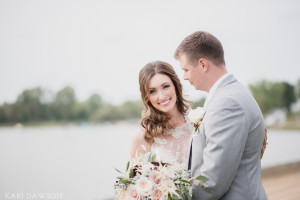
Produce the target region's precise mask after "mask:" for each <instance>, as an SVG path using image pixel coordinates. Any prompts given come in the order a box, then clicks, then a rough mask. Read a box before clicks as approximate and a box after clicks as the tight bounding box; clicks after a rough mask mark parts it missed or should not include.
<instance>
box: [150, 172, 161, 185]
mask: <svg viewBox="0 0 300 200" xmlns="http://www.w3.org/2000/svg"><path fill="white" fill-rule="evenodd" d="M150 178H151V180H152V182H153V183H154V184H156V185H160V184H161V183H162V177H161V175H160V174H159V173H158V172H153V173H152V174H151V175H150Z"/></svg>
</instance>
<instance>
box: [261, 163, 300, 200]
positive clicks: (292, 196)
mask: <svg viewBox="0 0 300 200" xmlns="http://www.w3.org/2000/svg"><path fill="white" fill-rule="evenodd" d="M262 181H263V185H264V188H265V191H266V193H267V196H268V199H269V200H300V162H297V163H291V164H286V165H281V166H276V167H271V168H266V169H263V170H262Z"/></svg>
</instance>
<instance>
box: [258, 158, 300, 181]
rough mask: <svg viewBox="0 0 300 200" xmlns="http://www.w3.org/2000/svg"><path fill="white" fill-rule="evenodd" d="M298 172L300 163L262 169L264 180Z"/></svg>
mask: <svg viewBox="0 0 300 200" xmlns="http://www.w3.org/2000/svg"><path fill="white" fill-rule="evenodd" d="M297 171H300V161H297V162H291V163H286V164H281V165H276V166H272V167H266V168H262V170H261V177H262V179H264V178H269V177H273V176H281V175H286V174H290V173H295V172H297Z"/></svg>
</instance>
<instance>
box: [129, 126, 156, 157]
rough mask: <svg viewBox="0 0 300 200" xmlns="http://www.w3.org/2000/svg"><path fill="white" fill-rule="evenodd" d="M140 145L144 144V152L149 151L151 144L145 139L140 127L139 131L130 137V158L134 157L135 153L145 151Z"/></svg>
mask: <svg viewBox="0 0 300 200" xmlns="http://www.w3.org/2000/svg"><path fill="white" fill-rule="evenodd" d="M142 145H143V146H145V148H146V152H148V151H150V149H151V144H150V143H148V142H147V141H146V140H145V138H144V130H143V129H140V130H139V131H137V132H136V133H134V134H133V136H132V138H131V145H130V156H131V158H134V157H135V156H136V155H139V154H140V153H145V150H144V149H143V148H142Z"/></svg>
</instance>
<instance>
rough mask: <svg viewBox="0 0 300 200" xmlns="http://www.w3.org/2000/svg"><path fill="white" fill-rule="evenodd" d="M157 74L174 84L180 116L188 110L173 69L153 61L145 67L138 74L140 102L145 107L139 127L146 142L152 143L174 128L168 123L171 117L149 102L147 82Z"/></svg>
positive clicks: (160, 62) (187, 102) (180, 85)
mask: <svg viewBox="0 0 300 200" xmlns="http://www.w3.org/2000/svg"><path fill="white" fill-rule="evenodd" d="M158 73H159V74H163V75H166V76H168V77H169V78H170V79H171V81H172V83H173V84H174V86H175V91H176V96H177V101H176V105H177V108H178V111H179V112H180V113H181V114H182V115H185V114H186V112H187V110H188V109H189V107H188V105H189V101H187V100H185V99H184V98H183V96H182V84H181V83H180V80H179V78H178V76H177V74H176V73H175V71H174V69H173V67H172V66H171V65H170V64H168V63H166V62H162V61H155V62H151V63H148V64H147V65H145V66H144V67H143V68H142V69H141V71H140V73H139V84H140V92H141V96H142V101H143V103H144V106H145V110H144V111H143V115H142V120H141V126H142V127H143V128H144V129H145V136H144V137H145V140H146V141H147V142H152V141H153V138H154V137H158V136H160V135H162V134H163V133H164V131H165V129H166V128H174V125H173V124H172V123H171V122H170V118H171V116H169V115H168V114H167V113H164V112H162V111H160V110H158V109H156V108H155V107H154V106H153V105H152V104H151V102H150V100H149V95H150V91H149V82H150V79H151V78H152V77H153V76H154V75H155V74H158Z"/></svg>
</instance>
